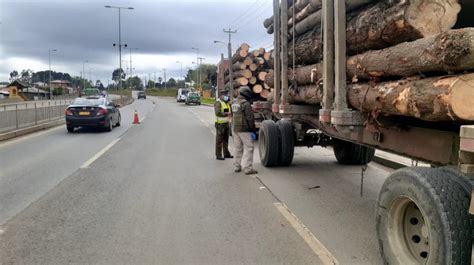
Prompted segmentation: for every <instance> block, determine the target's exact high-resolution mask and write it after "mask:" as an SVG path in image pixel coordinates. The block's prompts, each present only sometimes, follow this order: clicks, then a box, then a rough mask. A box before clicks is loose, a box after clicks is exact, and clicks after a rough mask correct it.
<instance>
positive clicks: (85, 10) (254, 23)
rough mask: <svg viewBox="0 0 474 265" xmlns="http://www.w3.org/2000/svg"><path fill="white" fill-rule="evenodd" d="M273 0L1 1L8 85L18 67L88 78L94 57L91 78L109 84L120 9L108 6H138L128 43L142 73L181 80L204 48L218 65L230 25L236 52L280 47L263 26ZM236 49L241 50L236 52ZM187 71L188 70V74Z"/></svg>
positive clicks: (129, 20) (0, 38) (127, 29)
mask: <svg viewBox="0 0 474 265" xmlns="http://www.w3.org/2000/svg"><path fill="white" fill-rule="evenodd" d="M272 2H273V1H272V0H207V1H202V0H201V1H200V0H142V1H113V0H110V1H102V0H96V1H93V0H56V1H53V0H29V1H23V0H0V23H1V24H0V81H8V78H9V73H10V72H11V71H12V70H18V71H21V70H22V69H32V70H34V71H41V70H47V69H48V50H52V49H57V50H58V51H57V52H52V56H51V60H52V70H54V71H60V72H68V73H70V74H71V75H75V76H76V75H80V72H81V71H82V68H83V61H85V60H87V61H88V62H87V63H86V64H85V67H86V70H85V72H86V77H87V78H88V77H89V70H90V72H91V75H92V77H91V79H94V80H97V79H100V80H102V82H104V83H107V80H109V79H111V75H112V71H113V69H114V68H118V64H119V57H118V48H116V47H113V43H118V11H117V10H116V9H107V8H105V7H104V5H114V6H125V7H128V6H131V7H133V8H134V10H123V11H122V16H121V19H122V23H121V24H122V43H124V44H128V47H132V48H138V50H134V51H132V61H133V63H132V64H133V68H134V70H133V71H134V75H138V76H140V77H142V78H143V77H144V76H145V75H146V76H148V74H151V78H152V79H153V78H154V75H155V73H156V76H157V77H158V76H163V72H160V69H163V68H166V69H167V70H166V71H167V78H169V77H175V78H177V77H179V76H180V65H179V64H177V63H176V61H182V62H183V68H184V69H186V68H187V67H195V66H194V65H193V64H192V62H196V61H197V60H196V57H197V53H196V51H195V50H192V49H191V48H192V47H196V48H199V49H200V56H201V57H204V58H205V60H204V61H203V62H204V63H212V64H215V63H217V62H218V61H219V59H220V54H221V53H225V54H227V47H226V46H225V45H222V44H214V43H213V41H214V40H220V41H224V42H227V39H228V36H227V35H225V34H224V33H223V31H222V30H223V28H229V27H232V28H233V29H237V30H238V33H237V34H235V35H233V45H234V48H235V47H237V45H238V44H240V43H242V42H246V43H249V44H250V45H251V46H253V47H269V46H271V45H272V37H271V35H268V34H266V32H265V29H264V27H263V25H262V22H263V20H264V19H265V18H267V17H269V16H271V14H272ZM234 50H235V49H234ZM129 59H130V57H129V51H128V50H123V54H122V60H123V61H125V60H126V61H127V62H123V66H122V68H123V69H124V70H126V71H127V73H128V67H129V62H128V61H129ZM183 72H185V70H183Z"/></svg>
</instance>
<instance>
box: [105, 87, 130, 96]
mask: <svg viewBox="0 0 474 265" xmlns="http://www.w3.org/2000/svg"><path fill="white" fill-rule="evenodd" d="M109 94H111V95H122V96H128V97H132V90H129V89H123V90H119V91H116V90H111V91H109Z"/></svg>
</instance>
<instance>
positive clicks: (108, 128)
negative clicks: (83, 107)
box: [105, 118, 114, 132]
mask: <svg viewBox="0 0 474 265" xmlns="http://www.w3.org/2000/svg"><path fill="white" fill-rule="evenodd" d="M113 129H114V121H113V119H112V118H110V120H109V122H108V123H107V124H106V127H105V131H106V132H111V131H112V130H113Z"/></svg>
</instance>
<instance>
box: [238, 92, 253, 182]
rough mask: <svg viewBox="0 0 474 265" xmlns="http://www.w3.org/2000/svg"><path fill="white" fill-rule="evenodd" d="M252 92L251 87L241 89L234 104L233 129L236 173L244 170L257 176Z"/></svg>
mask: <svg viewBox="0 0 474 265" xmlns="http://www.w3.org/2000/svg"><path fill="white" fill-rule="evenodd" d="M251 97H252V90H251V89H250V88H249V87H247V86H246V87H241V88H240V89H239V96H238V97H237V99H235V100H234V102H233V104H232V115H233V119H232V120H233V127H234V133H233V137H234V148H235V159H234V171H235V172H240V171H242V168H243V170H244V173H245V174H246V175H253V174H257V173H258V172H257V170H255V169H254V168H253V166H252V164H253V150H254V147H253V140H254V139H256V133H257V129H256V127H255V120H254V114H253V110H252V105H251V104H250V99H251Z"/></svg>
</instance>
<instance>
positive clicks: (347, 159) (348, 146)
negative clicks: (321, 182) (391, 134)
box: [333, 139, 375, 165]
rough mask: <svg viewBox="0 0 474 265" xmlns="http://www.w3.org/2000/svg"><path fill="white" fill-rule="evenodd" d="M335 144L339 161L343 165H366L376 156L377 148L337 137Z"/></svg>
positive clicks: (334, 148) (335, 151)
mask: <svg viewBox="0 0 474 265" xmlns="http://www.w3.org/2000/svg"><path fill="white" fill-rule="evenodd" d="M334 141H335V143H334V145H333V150H334V155H335V156H336V159H337V161H338V162H339V163H340V164H343V165H365V164H367V163H370V162H371V161H372V159H373V158H374V156H375V149H374V148H371V147H367V146H363V145H359V144H354V143H351V142H346V141H342V140H338V139H335V140H334Z"/></svg>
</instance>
